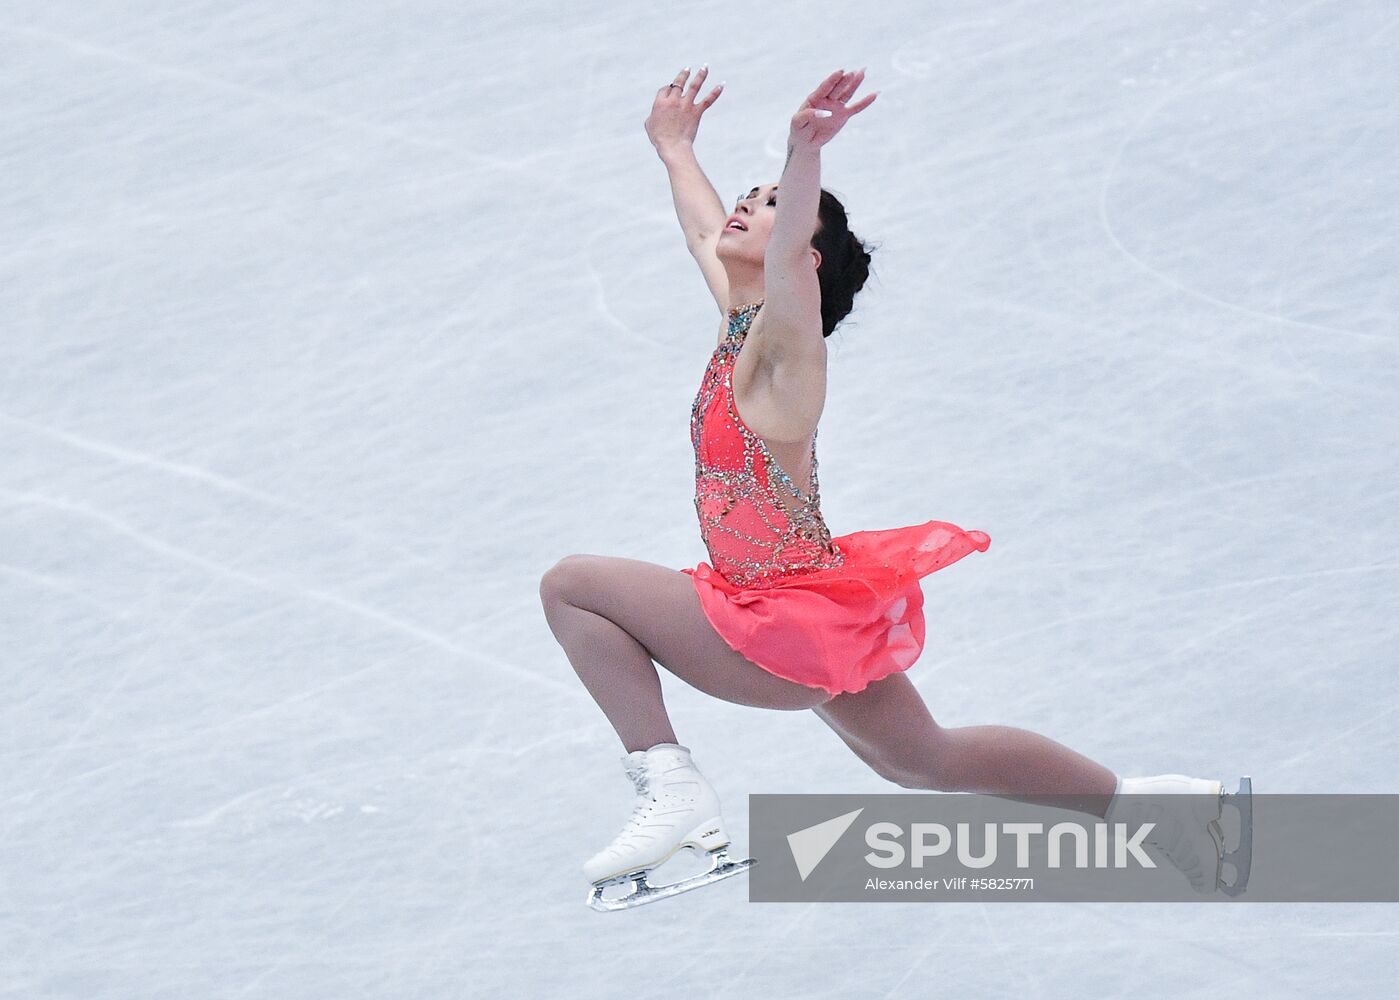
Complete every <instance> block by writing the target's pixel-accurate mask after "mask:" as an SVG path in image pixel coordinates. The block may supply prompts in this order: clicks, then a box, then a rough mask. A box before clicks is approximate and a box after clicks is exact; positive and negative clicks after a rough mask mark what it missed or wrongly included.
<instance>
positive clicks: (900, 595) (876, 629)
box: [681, 521, 991, 694]
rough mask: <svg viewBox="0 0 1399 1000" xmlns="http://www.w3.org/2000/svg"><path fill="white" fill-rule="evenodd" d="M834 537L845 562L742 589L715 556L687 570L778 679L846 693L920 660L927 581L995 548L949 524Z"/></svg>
mask: <svg viewBox="0 0 1399 1000" xmlns="http://www.w3.org/2000/svg"><path fill="white" fill-rule="evenodd" d="M831 541H832V543H833V544H834V545H835V546H836V547H837V548H838V549H839V550H840V551H841V553H843V555H844V557H845V559H844V563H843V564H842V565H840V566H833V567H831V568H829V569H822V570H815V571H809V572H795V573H793V574H792V575H790V576H786V577H781V578H778V579H776V580H774V581H771V582H768V583H766V584H764V585H763V586H760V587H752V588H746V589H745V588H741V587H736V586H734V585H733V584H732V583H730V582H729V581H728V580H727V579H726V578H725V577H724V576H723V575H721V574H720V573H719V572H718V571H717V570H715V569H714V568H713V567H712V566H710V565H709V564H708V563H706V562H701V563H700V564H699V565H698V566H696V567H695V568H694V569H682V570H681V572H682V573H688V574H689V575H690V577H691V579H692V580H693V582H694V585H695V592H696V593H697V594H698V595H699V600H700V606H701V607H702V608H703V609H704V614H705V617H707V618H708V619H709V622H710V624H711V625H713V626H714V629H715V631H716V632H718V633H719V635H720V636H722V637H723V639H724V641H725V642H727V643H728V644H729V646H731V647H732V648H733V649H735V650H737V651H738V652H739V653H742V654H743V655H744V656H745V657H747V658H748V659H749V660H751V661H752V662H754V663H756V664H757V665H758V666H760V667H762V668H763V669H764V670H766V671H768V672H769V673H772V674H776V675H777V676H778V677H782V678H785V679H787V680H789V681H795V682H797V683H798V684H804V685H806V686H807V687H815V688H821V689H823V690H825V691H828V692H829V693H831V694H843V693H853V692H856V691H863V690H864V689H865V687H866V686H867V685H868V684H870V683H871V682H873V681H877V680H880V679H881V678H884V677H888V676H889V675H890V674H893V673H896V672H898V671H902V670H907V669H908V668H909V667H911V666H913V663H914V661H915V660H917V659H918V657H919V656H920V655H921V654H922V652H923V641H924V635H925V631H926V626H925V623H924V620H923V589H922V587H921V585H920V584H919V580H921V579H922V578H923V577H925V576H927V575H928V574H929V573H934V572H936V571H937V570H940V569H942V568H943V567H944V566H950V565H951V564H952V563H954V562H956V561H957V560H959V559H961V558H962V557H963V556H965V555H968V554H970V553H972V552H974V551H975V552H985V551H986V550H987V548H989V547H990V545H991V538H990V536H989V535H987V534H986V533H985V532H984V531H964V530H963V529H961V528H959V527H957V525H955V524H948V523H947V522H946V521H928V522H925V523H923V524H918V525H912V526H909V527H906V528H885V529H881V530H878V531H856V532H854V533H852V534H849V535H838V536H836V537H834V538H832V539H831Z"/></svg>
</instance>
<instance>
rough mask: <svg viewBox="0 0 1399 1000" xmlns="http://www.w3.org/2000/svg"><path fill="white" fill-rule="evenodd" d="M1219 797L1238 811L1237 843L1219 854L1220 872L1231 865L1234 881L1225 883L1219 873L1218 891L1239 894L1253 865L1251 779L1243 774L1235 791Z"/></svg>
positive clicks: (1229, 894)
mask: <svg viewBox="0 0 1399 1000" xmlns="http://www.w3.org/2000/svg"><path fill="white" fill-rule="evenodd" d="M1220 798H1221V801H1222V802H1223V803H1224V805H1226V806H1233V807H1234V808H1235V809H1237V810H1238V811H1239V845H1238V846H1237V847H1235V848H1234V849H1233V850H1232V851H1224V852H1223V853H1222V854H1221V856H1220V871H1221V873H1222V872H1223V869H1224V866H1225V865H1233V866H1234V872H1235V875H1234V881H1233V882H1232V883H1227V882H1225V881H1224V879H1223V876H1222V874H1221V877H1220V881H1219V891H1220V892H1222V893H1224V894H1225V895H1226V896H1239V895H1242V894H1243V892H1244V890H1245V889H1246V888H1248V876H1249V871H1250V870H1251V869H1252V867H1253V779H1252V778H1250V777H1249V776H1248V775H1245V776H1244V777H1242V778H1240V779H1239V787H1238V790H1237V791H1234V792H1232V793H1231V792H1226V793H1224V794H1223V795H1222V796H1221V797H1220Z"/></svg>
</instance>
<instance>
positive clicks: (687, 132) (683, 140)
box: [646, 66, 729, 313]
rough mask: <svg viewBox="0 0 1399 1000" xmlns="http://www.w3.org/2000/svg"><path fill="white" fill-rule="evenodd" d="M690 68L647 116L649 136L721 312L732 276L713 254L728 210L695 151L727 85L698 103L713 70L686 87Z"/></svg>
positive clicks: (688, 240) (688, 242)
mask: <svg viewBox="0 0 1399 1000" xmlns="http://www.w3.org/2000/svg"><path fill="white" fill-rule="evenodd" d="M689 73H690V70H689V67H688V66H687V67H686V68H685V69H683V70H681V71H680V72H679V73H677V74H676V75H675V80H674V81H673V82H672V83H671V85H670V86H667V87H663V88H661V90H660V92H659V93H658V94H656V101H655V103H654V104H653V105H652V106H651V114H650V116H649V117H648V118H647V119H646V135H647V137H649V138H650V140H651V144H652V145H653V146H655V147H656V155H657V156H659V157H660V158H661V162H662V163H664V164H665V167H666V172H667V173H668V174H669V175H670V193H671V197H672V198H673V199H674V201H675V214H676V217H677V218H679V220H680V228H681V230H682V231H683V232H684V233H685V245H686V246H687V247H688V248H689V250H690V253H691V254H692V255H693V256H694V258H695V260H696V262H698V264H699V266H700V271H701V272H702V273H703V274H704V280H705V283H706V284H708V285H709V290H710V292H711V293H712V294H713V296H714V300H715V302H717V303H718V305H719V311H720V312H721V313H722V312H724V310H725V309H726V308H727V305H728V299H729V279H728V275H727V274H725V272H724V265H723V264H721V263H719V258H718V257H717V256H716V255H715V253H714V246H715V243H717V242H718V239H719V233H720V232H721V231H722V230H723V227H724V220H725V219H726V218H728V213H727V212H726V211H725V210H724V203H723V201H722V200H720V198H719V193H718V192H717V191H715V190H714V185H713V184H711V183H709V178H708V177H706V176H705V175H704V171H703V170H701V169H700V165H699V160H698V159H697V158H696V156H695V136H696V134H698V132H699V121H700V116H701V115H703V114H704V112H705V111H707V110H708V109H709V107H710V105H712V104H713V103H714V102H715V101H716V100H717V99H718V97H719V92H720V91H721V90H722V89H723V86H724V85H723V84H722V83H721V84H719V86H717V87H715V88H714V89H713V90H711V91H710V92H709V96H708V97H706V98H705V99H704V100H702V101H700V102H699V103H698V104H697V103H695V95H696V94H697V93H698V92H699V89H700V85H701V84H702V83H703V82H704V78H705V77H706V76H708V75H709V69H708V67H701V68H700V71H699V72H698V73H696V74H695V76H694V78H693V79H691V80H689V82H688V86H687V85H686V81H687V78H688V77H689Z"/></svg>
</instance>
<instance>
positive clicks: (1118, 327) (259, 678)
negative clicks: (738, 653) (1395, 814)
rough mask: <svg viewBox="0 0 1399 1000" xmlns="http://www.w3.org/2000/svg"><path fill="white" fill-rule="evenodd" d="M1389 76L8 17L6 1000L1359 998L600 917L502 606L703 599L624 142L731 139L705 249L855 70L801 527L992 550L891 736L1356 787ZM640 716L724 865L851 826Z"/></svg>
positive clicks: (1039, 930)
mask: <svg viewBox="0 0 1399 1000" xmlns="http://www.w3.org/2000/svg"><path fill="white" fill-rule="evenodd" d="M1396 47H1399V5H1395V4H1393V3H1387V2H1378V0H1374V2H1329V3H1302V2H1287V3H1285V2H1279V0H1252V2H1233V3H1224V2H1209V3H1203V2H1202V3H1187V2H1149V3H1116V2H1105V0H1104V2H1098V0H1095V2H1089V3H1068V2H1049V3H1028V2H1020V3H1015V2H999V3H975V4H973V3H965V4H961V3H936V4H923V3H914V2H902V3H868V4H855V5H848V4H833V3H827V4H813V3H810V2H783V3H777V4H767V5H761V6H758V7H749V6H747V5H744V4H738V3H729V2H707V3H691V2H678V3H669V4H657V3H634V2H628V3H616V2H613V3H600V2H594V3H587V2H583V3H572V4H563V3H536V4H515V5H512V6H510V7H507V6H506V5H503V4H501V5H490V6H486V5H483V4H478V3H472V2H467V3H448V2H445V0H444V2H413V0H405V2H401V3H394V4H374V3H365V2H351V3H338V4H324V3H315V2H311V0H282V2H278V3H269V2H265V0H257V2H247V3H211V2H207V0H199V2H189V3H178V4H176V3H168V4H158V3H153V2H145V3H136V2H129V3H117V2H111V3H108V2H94V3H79V2H76V0H60V2H42V3H40V2H35V0H10V2H8V3H6V4H4V6H3V10H0V106H2V107H3V114H0V996H3V997H6V998H10V997H13V998H24V1000H31V998H32V1000H39V998H60V997H62V998H82V1000H106V998H141V1000H157V998H171V1000H203V998H214V997H220V998H221V997H287V998H297V1000H312V998H335V1000H349V998H383V1000H388V998H394V1000H406V998H459V997H496V996H500V997H552V996H570V997H583V998H594V997H599V998H600V997H705V998H721V997H726V998H746V997H756V996H764V997H784V998H785V997H793V998H796V997H801V998H828V997H829V998H836V997H842V998H843V997H861V998H865V997H868V998H878V997H927V996H940V997H963V996H965V997H1016V998H1034V997H1056V996H1069V995H1076V994H1077V993H1078V992H1079V991H1081V990H1091V991H1092V992H1093V993H1095V994H1097V995H1106V996H1113V995H1115V996H1127V995H1131V996H1134V997H1141V998H1153V997H1228V998H1233V1000H1239V998H1245V997H1269V998H1273V997H1298V998H1302V997H1305V998H1314V997H1366V996H1380V995H1384V994H1385V992H1386V991H1387V990H1388V989H1389V988H1391V987H1392V985H1393V970H1394V969H1395V968H1396V960H1397V959H1399V931H1397V930H1396V928H1399V923H1397V922H1396V913H1397V912H1399V908H1396V907H1395V906H1374V905H1368V906H1367V905H1324V906H1323V905H1311V906H1307V905H1256V906H1250V905H1242V904H1239V905H1222V906H1221V905H1174V904H1152V905H1146V904H1142V905H1135V906H1112V905H1103V904H1038V905H1010V904H1001V905H981V904H975V903H968V904H946V905H941V906H938V905H916V904H907V905H904V904H898V905H867V906H855V905H812V906H800V905H785V904H784V905H776V904H770V905H756V904H751V905H750V904H748V903H747V902H746V888H745V887H744V885H743V884H742V882H741V880H740V881H730V882H725V883H722V884H720V885H717V886H713V887H710V888H707V889H704V890H702V891H698V892H694V893H690V894H688V895H686V896H683V897H680V898H678V899H674V900H667V901H664V902H661V903H657V904H655V905H654V906H648V907H645V908H642V909H639V910H636V911H634V912H631V913H621V914H605V915H604V914H597V913H594V912H592V911H590V910H588V909H586V908H585V907H584V905H583V898H584V895H585V889H586V885H585V883H584V881H583V879H582V875H581V872H580V870H579V866H580V864H581V863H582V861H583V860H584V859H585V858H586V857H587V856H589V855H590V854H592V853H593V852H594V851H596V850H597V849H598V848H600V847H601V846H602V845H603V844H605V843H606V842H607V841H608V840H610V839H611V837H612V836H613V834H614V833H615V832H616V831H617V829H618V828H619V827H620V825H621V823H622V822H623V820H624V819H625V818H626V815H627V812H628V810H629V808H630V796H631V789H630V786H629V785H628V783H627V782H626V779H625V778H624V777H623V775H622V773H621V768H620V766H619V764H618V761H617V758H618V757H619V756H620V755H621V747H620V744H619V742H618V741H617V740H616V737H615V736H614V734H613V733H612V731H611V730H610V728H609V727H608V726H607V723H606V720H605V719H604V717H603V716H602V714H601V712H600V711H599V710H598V709H597V708H596V706H595V705H594V704H593V703H592V701H591V700H590V699H589V697H588V696H587V694H586V692H585V691H584V690H583V688H582V685H581V684H580V683H579V682H578V681H577V678H576V677H575V676H574V674H573V672H572V670H571V668H570V667H569V665H568V663H567V661H566V659H565V658H564V655H563V653H562V650H561V649H560V648H559V647H558V645H557V644H556V642H555V641H554V639H553V637H552V635H551V634H550V632H549V630H548V628H547V626H546V624H545V621H544V618H543V615H542V613H541V610H540V607H539V602H538V596H537V586H538V580H539V577H540V575H541V574H542V573H543V572H544V571H545V570H546V569H547V568H548V567H549V566H550V565H552V564H553V562H554V561H555V560H557V559H558V558H560V557H562V556H563V555H566V554H568V553H570V552H594V553H602V554H611V555H622V556H629V557H633V558H638V559H647V560H651V561H654V562H657V563H661V564H664V565H667V566H672V567H676V568H679V567H681V566H693V565H694V564H695V562H696V561H698V560H699V559H701V558H705V553H704V550H703V548H702V546H701V543H700V539H699V532H698V527H697V524H696V521H695V515H694V508H693V506H692V503H691V496H692V488H693V480H692V474H693V455H692V453H691V451H690V444H689V440H688V435H687V430H688V418H689V406H690V402H691V399H692V398H693V394H694V390H695V388H696V386H697V385H698V380H699V377H700V374H701V372H702V371H703V368H704V364H705V361H706V359H707V358H708V355H709V353H710V351H711V350H712V348H713V337H714V334H715V330H716V327H717V322H718V314H717V311H716V309H715V306H714V303H713V301H712V300H711V299H710V298H709V296H708V293H707V291H706V289H705V287H704V283H703V281H702V280H701V277H700V274H699V271H698V269H697V268H696V267H695V266H694V264H693V262H692V261H691V259H690V257H689V255H688V254H687V252H686V250H685V246H684V242H683V239H682V238H681V234H680V230H679V228H678V226H677V224H676V221H675V217H674V211H673V209H672V206H671V201H670V194H669V188H668V185H667V181H666V175H665V170H664V168H663V166H662V165H661V163H660V161H659V160H658V159H657V158H656V156H655V154H654V152H653V150H652V148H651V146H650V144H649V142H648V141H647V139H646V136H645V134H644V132H643V130H642V121H643V119H644V118H645V117H646V115H647V113H648V111H649V109H650V106H651V101H652V98H653V97H654V95H655V92H656V90H657V89H658V88H660V87H661V86H663V85H664V84H665V83H667V82H668V81H669V80H670V79H671V78H672V77H673V76H674V74H675V72H676V70H678V69H679V68H680V67H681V66H684V65H686V64H687V63H688V64H691V65H693V66H694V67H696V68H697V67H698V66H699V65H700V64H701V63H702V62H706V61H707V62H708V63H709V64H710V67H711V76H710V81H711V83H717V82H718V81H719V80H725V81H727V85H726V87H725V91H724V94H723V96H722V97H721V98H720V99H719V101H718V103H717V104H715V106H714V107H713V109H712V110H711V111H710V112H709V113H708V114H707V115H706V117H705V120H704V122H703V124H702V126H701V131H700V137H699V142H698V144H697V150H698V152H699V156H700V159H701V162H702V163H703V165H704V166H705V168H706V170H707V171H708V173H709V175H710V177H711V179H712V180H713V181H714V183H715V185H716V187H717V188H718V190H719V192H720V194H721V196H722V197H723V198H724V199H725V201H726V203H727V202H728V201H729V200H730V199H732V198H733V196H734V195H736V194H737V193H739V192H740V191H747V190H748V189H749V188H750V187H752V186H753V185H755V184H760V183H765V182H769V181H774V180H777V179H778V176H779V174H780V170H781V166H782V162H783V155H784V151H785V149H784V140H785V135H786V127H787V121H788V119H789V118H790V116H791V114H792V112H793V111H794V110H795V108H796V106H797V105H798V103H799V102H800V101H801V99H802V97H803V96H804V95H805V94H806V93H807V92H808V91H809V90H810V89H811V88H812V87H813V86H814V85H815V83H816V82H818V81H819V80H820V79H821V78H823V77H824V76H825V75H826V74H827V73H828V72H830V71H831V70H834V69H837V68H841V67H844V68H847V69H857V68H859V67H861V66H867V67H868V71H867V78H866V84H865V89H864V90H863V91H862V93H865V92H868V91H870V90H878V91H880V92H881V96H880V98H879V100H878V101H876V102H875V104H874V105H873V106H872V107H871V108H870V109H869V110H868V111H866V112H864V113H863V114H861V115H860V116H859V117H858V118H856V119H855V120H853V121H852V122H851V124H850V125H849V126H848V127H847V128H846V130H845V132H843V133H842V134H841V135H840V136H839V137H838V138H837V139H836V140H835V141H834V142H833V143H832V145H830V146H828V147H827V148H826V150H825V153H824V156H823V164H822V169H823V174H822V178H823V182H824V184H825V185H826V186H827V187H828V188H831V189H832V190H834V191H836V192H837V193H838V194H839V195H841V196H842V197H843V198H844V199H845V201H846V204H847V206H848V208H849V210H850V217H851V224H852V227H853V228H854V229H855V231H856V232H857V233H859V234H860V235H862V236H864V237H866V238H867V239H870V240H873V241H875V242H877V243H879V245H880V246H879V249H878V250H877V251H876V252H875V255H874V270H875V275H874V277H873V278H872V279H871V281H870V283H869V284H868V285H867V286H866V289H865V290H864V291H863V292H862V293H861V295H860V296H859V297H858V298H857V300H856V308H855V312H854V314H853V316H852V317H851V318H850V320H848V321H847V322H846V323H845V324H844V325H843V326H842V327H841V328H840V330H839V331H837V333H836V334H835V335H834V336H833V337H832V340H831V360H830V385H829V397H828V402H827V406H826V410H825V414H824V416H823V419H822V424H821V434H820V444H819V447H820V460H821V485H822V495H823V500H824V508H825V513H826V516H827V520H828V522H829V524H830V525H831V528H832V530H833V531H834V532H835V533H837V534H842V533H846V532H850V531H855V530H860V529H866V528H880V527H893V526H899V525H907V524H915V523H919V522H921V521H924V520H928V519H932V518H937V519H942V520H949V521H953V522H955V523H957V524H960V525H962V526H964V527H967V528H977V529H980V530H983V531H986V532H987V533H989V534H990V536H991V538H992V545H991V548H990V550H989V551H988V552H986V553H985V554H974V555H973V556H972V557H969V558H968V559H966V560H965V561H963V562H961V563H959V564H958V565H956V566H954V567H950V568H948V569H946V570H944V571H942V572H939V573H937V574H935V575H934V576H932V577H929V578H927V579H926V580H925V581H924V590H925V593H926V594H927V606H926V613H927V618H928V645H927V648H926V650H925V652H924V654H923V657H922V659H921V660H920V661H919V662H918V663H917V664H916V665H915V666H914V667H913V669H912V671H911V673H910V675H909V676H910V677H911V678H912V679H913V680H914V682H915V683H916V684H917V685H918V687H919V689H920V691H921V692H922V693H923V695H924V697H925V698H926V699H927V701H928V703H929V705H930V707H931V709H932V711H933V714H934V716H935V717H936V718H937V719H938V721H939V722H941V723H942V724H943V725H954V726H955V725H972V724H979V723H1002V724H1008V725H1019V726H1024V727H1026V728H1030V729H1034V730H1037V731H1040V732H1043V733H1045V734H1046V735H1048V736H1050V737H1052V738H1054V739H1057V740H1059V741H1061V742H1064V743H1066V744H1068V745H1069V746H1072V747H1074V748H1075V749H1077V750H1080V751H1082V752H1083V753H1086V754H1088V755H1089V756H1091V757H1093V758H1095V759H1097V760H1099V761H1101V762H1103V763H1104V764H1106V765H1108V766H1109V767H1112V768H1113V769H1114V770H1116V771H1118V772H1121V773H1129V774H1156V773H1162V772H1185V773H1190V774H1196V775H1204V776H1217V777H1221V778H1223V779H1225V780H1226V782H1228V783H1229V784H1230V787H1231V788H1232V786H1233V782H1234V781H1236V780H1237V777H1238V776H1239V775H1240V774H1245V773H1247V774H1252V775H1253V777H1254V783H1255V790H1257V791H1259V792H1325V791H1336V792H1392V791H1395V790H1396V779H1395V776H1394V774H1395V770H1396V765H1399V737H1396V735H1395V730H1396V723H1399V673H1396V669H1395V668H1396V659H1397V658H1399V617H1397V616H1396V614H1395V610H1396V608H1397V607H1399V543H1396V533H1397V532H1399V465H1397V464H1396V460H1395V456H1396V453H1399V335H1397V334H1396V316H1397V315H1399V252H1396V244H1397V243H1399V170H1396V162H1399V125H1396V119H1397V118H1399V108H1397V107H1396V91H1399V60H1396V59H1395V56H1394V51H1395V49H1396ZM707 91H708V87H706V92H707ZM664 683H665V686H666V693H667V701H668V704H669V706H670V708H671V712H672V715H673V717H674V719H675V722H676V727H677V732H678V734H679V737H680V740H681V742H683V743H685V744H687V745H688V746H691V747H692V748H693V749H694V753H695V758H696V760H697V761H698V762H699V764H700V766H701V767H702V769H703V770H704V771H705V773H706V774H707V775H708V776H709V777H710V778H711V780H712V781H713V782H714V783H715V785H716V787H717V789H718V791H719V793H720V795H721V797H722V798H723V801H724V803H725V808H726V813H727V816H728V819H729V823H730V827H731V833H733V834H734V836H735V838H736V841H737V844H738V846H739V848H740V849H742V848H743V847H744V846H746V844H747V841H748V811H747V799H746V796H747V795H748V794H749V793H750V792H820V791H826V792H862V791H870V792H882V791H896V790H898V789H896V788H895V787H894V786H891V785H889V784H887V783H885V782H883V781H882V780H881V779H879V778H878V777H877V776H875V775H874V774H873V773H872V772H870V771H868V770H867V769H866V768H865V767H864V765H862V764H861V763H860V762H859V761H858V760H857V759H856V758H855V757H854V756H853V755H851V754H850V752H849V751H848V750H847V749H846V748H845V747H844V745H843V744H841V743H840V741H839V740H838V739H837V738H836V737H835V736H834V735H833V734H832V733H831V732H830V731H828V730H827V729H826V728H825V726H823V725H822V723H821V722H820V721H819V720H818V719H817V718H816V717H815V716H814V715H812V714H811V713H772V712H762V711H758V710H754V709H747V708H741V707H736V706H732V705H727V704H723V703H719V702H716V701H713V700H711V699H709V698H707V697H705V696H703V695H700V694H698V693H696V692H693V691H691V690H689V689H687V688H686V687H684V685H683V684H681V683H679V682H678V681H676V680H675V679H674V678H673V677H671V676H669V675H665V677H664Z"/></svg>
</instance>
